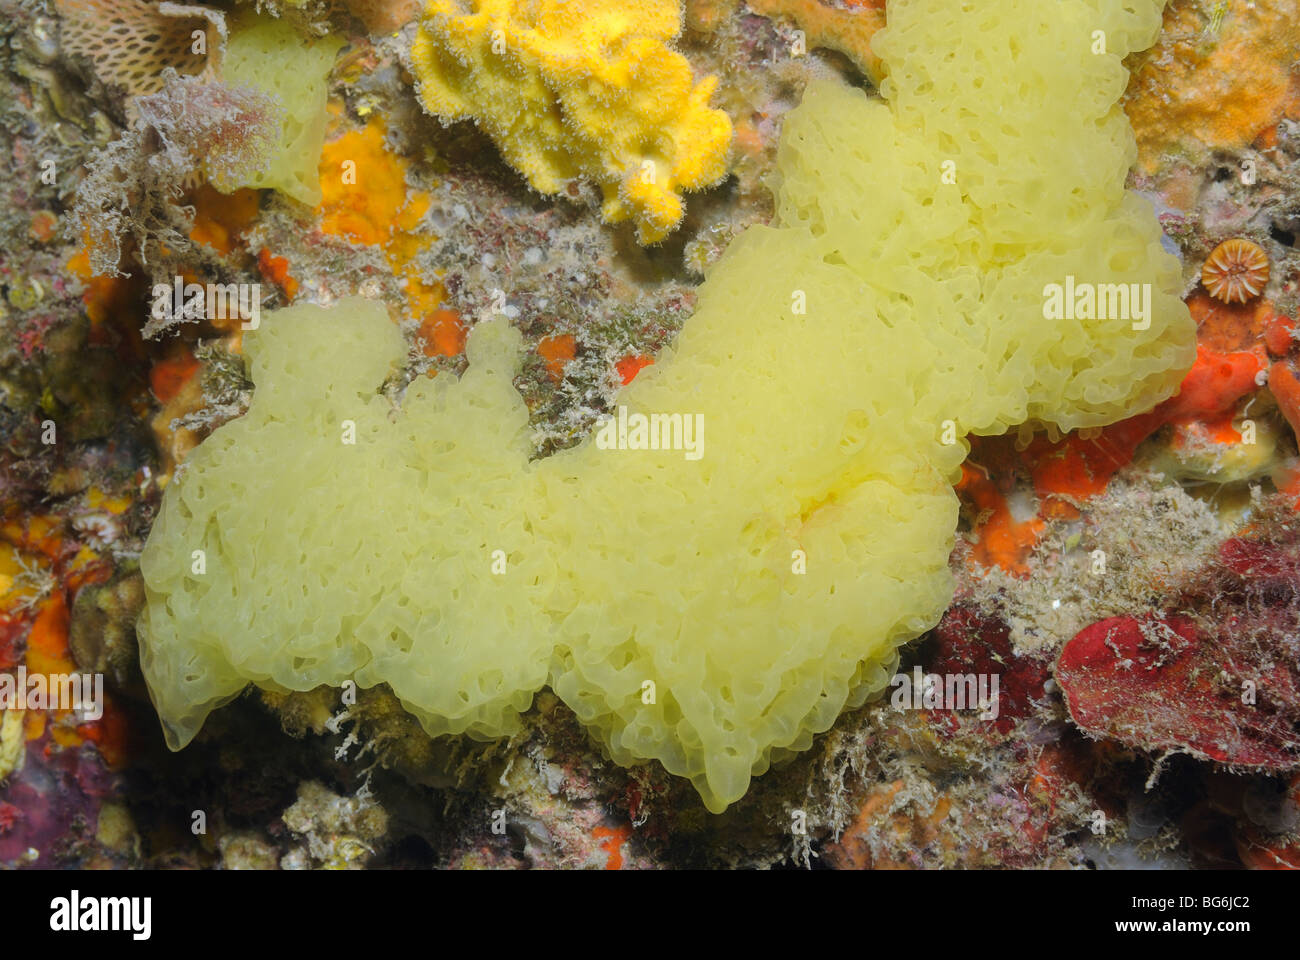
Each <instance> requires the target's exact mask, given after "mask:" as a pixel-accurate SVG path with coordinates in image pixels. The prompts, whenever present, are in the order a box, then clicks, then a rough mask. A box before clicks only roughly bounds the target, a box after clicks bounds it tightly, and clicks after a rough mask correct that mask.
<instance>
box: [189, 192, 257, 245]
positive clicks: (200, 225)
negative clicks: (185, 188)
mask: <svg viewBox="0 0 1300 960" xmlns="http://www.w3.org/2000/svg"><path fill="white" fill-rule="evenodd" d="M261 200H262V196H261V193H260V192H258V191H257V190H253V189H250V188H247V187H245V188H242V189H239V190H236V191H235V192H234V193H219V192H218V191H217V190H216V189H215V188H213V187H212V186H210V185H208V184H206V183H205V184H203V185H202V186H201V187H199V189H198V190H196V191H194V193H193V194H192V195H191V196H190V198H189V202H190V203H191V204H192V205H193V206H194V226H193V228H192V229H191V230H190V239H191V240H193V241H194V242H195V243H201V244H203V245H204V246H207V247H211V248H212V249H213V250H216V251H217V252H218V253H220V254H222V255H223V256H224V255H226V254H229V253H230V252H231V251H232V250H234V249H235V240H236V239H238V237H239V236H240V235H241V234H242V233H243V232H244V231H245V230H247V229H248V228H249V227H250V226H251V225H252V223H253V220H254V219H255V218H256V217H257V211H258V208H259V207H260V206H261Z"/></svg>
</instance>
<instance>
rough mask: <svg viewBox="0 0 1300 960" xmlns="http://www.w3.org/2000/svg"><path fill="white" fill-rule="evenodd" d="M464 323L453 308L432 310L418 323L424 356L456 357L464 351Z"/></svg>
mask: <svg viewBox="0 0 1300 960" xmlns="http://www.w3.org/2000/svg"><path fill="white" fill-rule="evenodd" d="M465 335H466V331H465V324H464V323H462V322H461V319H460V314H458V313H457V312H456V311H455V310H444V309H438V310H434V311H433V312H432V313H430V314H428V315H427V316H425V318H424V320H423V321H422V322H421V323H420V337H421V338H422V339H423V340H424V355H425V356H426V357H458V356H460V355H461V354H462V353H464V352H465Z"/></svg>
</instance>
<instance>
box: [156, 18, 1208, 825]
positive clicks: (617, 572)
mask: <svg viewBox="0 0 1300 960" xmlns="http://www.w3.org/2000/svg"><path fill="white" fill-rule="evenodd" d="M1160 6H1161V5H1160V3H1159V2H1154V0H1053V2H1052V3H1049V4H1043V3H1042V2H1041V0H894V2H892V3H891V4H890V7H889V23H890V26H889V28H888V30H887V31H885V32H883V33H882V34H880V35H879V44H878V46H877V49H878V51H879V52H880V54H881V56H882V57H883V59H884V63H885V66H886V69H887V71H888V77H889V81H888V84H887V85H886V87H885V93H886V94H887V95H888V96H889V97H890V98H891V99H890V100H889V101H888V102H887V103H882V102H880V101H878V100H873V99H871V98H870V97H868V96H867V95H866V94H865V93H863V92H862V91H860V90H854V89H851V88H849V87H847V86H844V85H842V84H840V83H838V82H835V81H829V80H827V81H821V82H819V83H816V84H814V85H812V86H810V87H809V88H808V90H807V93H806V95H805V98H804V102H803V103H802V104H801V105H800V107H799V108H798V109H797V110H795V111H793V112H792V113H791V114H790V115H789V116H788V117H787V119H786V121H785V129H784V132H783V138H782V143H781V148H780V152H779V157H778V164H779V168H780V172H781V177H782V182H781V187H780V194H779V198H778V199H779V202H778V211H779V221H778V224H777V225H776V226H773V227H753V228H751V229H749V230H748V231H746V232H745V233H744V234H742V235H741V236H740V237H739V238H738V239H737V240H736V241H735V242H734V243H733V244H732V245H731V247H730V248H729V249H728V250H727V251H726V253H725V255H724V256H723V258H722V259H721V260H720V261H719V263H718V264H717V265H716V267H714V269H713V271H712V272H711V273H710V274H709V276H708V279H707V281H706V282H705V284H704V285H703V287H702V288H701V290H700V296H699V302H698V307H697V309H696V312H695V315H694V316H693V317H692V318H691V319H690V320H689V321H688V323H687V324H686V326H685V328H684V329H683V331H682V333H681V335H680V337H679V338H678V340H677V342H676V343H675V344H674V345H673V346H672V348H670V350H669V351H667V354H666V355H665V356H663V357H661V358H659V361H658V362H657V363H656V364H655V365H654V366H653V367H651V368H649V369H647V370H646V371H644V372H643V373H642V374H641V375H640V376H639V377H637V379H636V381H635V382H634V383H633V384H632V385H631V386H630V387H629V388H628V389H627V390H626V391H625V392H624V394H623V395H622V397H621V398H620V407H621V410H620V414H619V417H618V418H617V419H616V420H615V421H611V422H610V423H609V424H607V425H604V426H602V427H601V428H600V429H599V430H598V432H597V433H596V435H595V436H594V437H593V438H592V439H589V440H588V441H587V442H586V443H584V444H583V445H581V446H579V447H576V448H573V449H570V450H566V451H563V452H561V453H558V454H556V455H554V456H552V457H550V458H547V459H545V460H541V461H534V462H530V461H529V459H528V449H529V448H528V443H527V440H526V437H525V436H524V434H523V433H522V431H524V430H525V429H526V423H527V411H526V409H525V407H524V404H523V402H522V400H521V399H520V398H519V395H518V394H517V392H516V391H515V390H514V389H513V387H512V385H511V378H512V375H513V372H514V369H515V364H516V363H517V343H518V337H517V335H515V334H514V333H513V332H512V331H510V330H509V329H508V327H506V326H505V322H504V321H503V320H494V321H491V322H489V323H486V324H481V325H479V326H478V327H476V328H475V329H474V330H473V332H472V333H471V335H470V339H469V346H468V350H469V372H468V373H467V374H466V375H465V376H464V377H463V378H462V379H461V380H460V381H459V382H452V381H451V378H449V377H438V378H437V379H436V380H435V381H433V382H432V383H429V382H427V381H420V382H419V384H418V386H416V387H413V388H412V389H411V390H410V391H409V392H408V394H407V397H406V398H405V400H404V402H403V404H402V409H401V410H400V412H396V413H392V414H391V415H390V411H389V409H388V403H387V401H386V400H384V399H382V396H381V395H380V394H379V393H378V392H377V389H378V387H379V385H380V383H381V382H382V380H383V379H384V377H385V375H386V374H387V372H388V371H390V370H392V369H393V368H394V367H395V366H396V364H398V363H399V362H401V359H402V357H403V353H404V351H403V345H402V342H401V339H400V337H399V336H398V335H397V333H396V331H395V328H394V327H393V326H392V325H391V324H390V323H389V321H388V320H387V318H386V316H385V314H384V311H383V310H382V309H380V308H378V307H376V306H375V305H373V304H368V303H366V302H364V301H360V300H350V301H344V302H342V303H340V304H338V305H337V306H336V307H335V308H334V309H333V310H329V311H326V310H323V309H321V308H318V307H307V306H304V307H295V308H293V309H290V310H285V311H280V312H279V313H276V314H273V315H271V316H267V317H264V318H263V321H262V328H261V329H260V330H257V331H255V332H250V333H249V334H248V335H247V339H246V343H247V345H248V350H249V354H250V357H251V358H252V371H251V373H252V377H253V379H254V381H255V383H256V394H255V399H254V403H253V407H252V409H251V410H250V411H249V412H248V414H247V416H245V417H244V418H243V419H242V420H240V421H237V422H234V423H231V424H228V425H227V426H224V427H222V428H220V429H219V430H217V431H216V432H215V433H214V434H213V435H212V436H211V437H210V438H209V439H208V440H206V441H205V442H204V443H203V444H202V445H201V446H200V447H199V448H198V449H197V451H196V452H195V453H194V454H192V455H191V459H190V461H189V463H188V468H187V470H186V472H185V474H184V476H182V477H181V478H179V479H178V480H177V481H176V482H174V483H173V484H172V485H170V486H169V487H168V488H167V491H166V495H165V496H164V498H163V506H162V512H161V514H160V516H159V519H158V522H157V524H156V525H155V527H154V530H153V531H152V533H151V535H150V538H149V543H148V545H147V547H146V549H145V551H144V554H143V556H142V558H141V569H142V571H143V574H144V578H145V583H146V589H147V595H148V605H147V609H146V611H145V613H144V615H143V617H142V619H141V622H140V628H139V632H140V638H141V650H142V663H143V666H144V671H145V675H146V678H147V679H148V682H149V686H150V690H151V691H152V694H153V697H154V702H155V704H156V705H157V707H158V710H159V713H160V714H161V716H162V718H163V722H164V725H165V727H166V729H167V731H168V740H169V742H170V743H171V744H172V745H173V746H179V745H181V744H183V743H185V742H186V741H188V739H189V738H190V737H192V736H193V735H194V733H195V732H196V731H197V729H198V727H199V725H200V724H201V723H202V722H203V718H204V717H205V716H206V714H207V713H208V712H209V711H210V710H211V709H212V708H213V706H215V705H216V704H217V703H219V702H221V700H222V699H224V698H227V697H229V696H232V695H233V694H235V693H236V692H237V691H238V690H239V689H240V688H241V687H242V686H243V685H245V684H246V683H249V682H252V683H257V684H259V685H262V686H266V687H277V688H289V689H296V690H302V689H308V688H310V687H313V686H315V685H317V684H331V685H338V684H341V683H342V682H343V681H345V680H347V679H349V678H351V679H355V680H356V681H357V682H358V683H360V684H363V685H369V684H375V683H379V682H381V681H382V682H387V683H389V684H390V685H391V686H392V688H393V690H394V691H395V693H396V694H397V696H398V697H400V698H401V700H402V702H403V703H405V704H406V706H407V707H408V708H409V709H410V710H412V712H414V713H415V715H416V716H418V717H419V718H420V720H421V721H422V722H423V723H424V725H425V727H426V729H428V730H429V731H430V732H431V733H442V732H448V731H466V732H469V733H471V734H474V735H478V736H492V735H498V734H500V733H503V732H506V731H508V730H510V729H511V727H512V724H514V723H515V722H516V718H517V714H518V711H519V710H520V709H522V708H523V707H524V706H525V705H527V704H528V703H529V701H530V698H531V697H532V694H533V693H534V692H535V691H536V690H538V689H539V688H540V687H541V686H542V685H543V684H545V683H549V684H550V686H551V687H552V688H553V689H554V691H555V692H556V694H558V695H559V696H560V697H561V698H562V699H563V700H564V701H565V702H566V703H567V704H568V705H569V706H570V707H571V708H572V709H573V710H574V712H575V713H576V714H577V716H578V717H579V718H580V719H581V720H582V721H583V722H584V723H585V724H587V725H588V727H589V729H590V730H591V731H592V733H593V734H594V735H595V736H597V737H598V738H599V739H600V741H601V742H602V743H603V744H604V745H605V747H606V749H607V750H608V752H609V754H610V755H611V756H612V757H613V758H614V759H615V760H616V761H618V762H619V763H623V764H631V763H634V762H637V761H641V760H646V759H654V760H658V761H660V762H661V763H662V764H663V765H664V766H665V767H666V768H667V769H668V770H669V771H671V772H673V773H675V774H678V775H681V776H684V777H688V778H690V780H691V781H692V782H693V783H694V785H695V786H696V788H697V789H698V791H699V793H700V795H701V797H702V798H703V800H704V802H705V804H706V806H707V807H708V808H709V809H710V810H714V811H719V810H722V809H724V808H725V807H726V806H727V805H728V804H730V803H732V802H734V801H735V800H737V799H738V798H739V797H741V796H742V795H743V794H744V793H745V791H746V789H747V788H748V784H749V782H750V778H751V777H753V776H754V775H756V774H759V773H762V772H763V771H764V770H766V769H767V768H768V766H769V765H770V763H772V762H773V761H774V760H775V759H778V758H780V757H782V756H786V755H789V754H790V753H792V752H794V751H799V750H803V749H806V748H807V747H808V746H809V745H810V743H811V742H812V737H813V735H814V734H816V733H818V732H819V731H823V730H825V729H827V728H828V727H829V726H830V725H831V723H832V722H834V720H835V718H836V717H837V716H838V715H839V714H840V712H841V711H843V710H844V709H845V708H846V707H847V706H852V705H855V704H860V703H862V702H863V701H864V700H865V699H866V698H867V697H869V696H871V695H872V694H874V693H876V692H878V691H880V690H882V689H883V688H884V687H885V685H886V683H887V682H888V678H889V676H890V674H891V672H892V671H893V669H894V666H895V664H896V661H897V652H896V651H897V648H898V647H899V646H900V645H901V644H903V643H906V642H907V641H908V640H910V639H912V638H914V637H916V636H917V635H918V634H920V633H921V632H923V631H924V630H926V629H927V628H929V627H930V626H932V625H933V624H934V623H935V622H936V621H937V620H938V618H939V617H940V615H941V614H942V612H943V609H944V607H945V605H946V604H947V603H948V601H949V599H950V593H951V582H950V576H949V572H948V554H949V551H950V549H951V546H952V540H953V531H954V528H955V525H956V520H957V500H956V497H955V495H954V494H953V491H952V488H951V486H950V483H951V481H952V480H953V479H954V478H955V477H956V475H957V474H958V473H959V469H960V464H961V461H962V459H963V457H964V455H965V452H966V445H965V443H964V442H963V439H962V438H963V436H964V435H965V434H968V433H971V432H981V431H999V430H1003V429H1005V428H1006V427H1008V426H1010V425H1014V424H1017V423H1022V422H1025V421H1026V420H1036V421H1042V422H1047V423H1054V424H1056V425H1059V426H1061V427H1064V428H1072V427H1075V426H1080V425H1093V424H1100V423H1106V422H1110V421H1112V420H1116V419H1119V418H1121V417H1124V416H1126V415H1128V414H1132V413H1137V412H1140V411H1142V410H1146V409H1149V408H1150V407H1151V406H1153V405H1154V404H1155V403H1157V402H1159V401H1160V400H1162V399H1164V398H1165V397H1167V396H1169V395H1170V394H1171V393H1172V392H1173V391H1174V390H1176V389H1177V386H1178V384H1179V382H1180V380H1181V378H1182V375H1183V374H1184V372H1185V371H1186V370H1187V368H1188V367H1189V366H1190V364H1191V361H1192V358H1193V355H1194V333H1195V329H1194V325H1193V323H1192V321H1191V318H1190V316H1189V315H1188V312H1187V310H1186V308H1185V307H1184V306H1183V304H1182V302H1181V301H1180V300H1179V298H1178V296H1177V291H1178V287H1179V283H1180V274H1179V270H1178V267H1177V263H1176V261H1175V260H1174V258H1173V257H1171V256H1170V255H1169V254H1167V253H1165V252H1164V251H1163V250H1162V248H1161V244H1160V231H1159V227H1158V225H1157V223H1156V220H1155V215H1154V212H1153V211H1152V210H1151V209H1150V207H1149V206H1146V205H1145V204H1144V203H1142V202H1141V201H1139V200H1138V199H1136V198H1134V197H1132V196H1131V195H1129V194H1127V193H1125V191H1124V189H1123V182H1124V176H1125V172H1126V170H1127V167H1128V164H1129V162H1130V160H1131V159H1132V149H1133V141H1132V135H1131V132H1130V131H1129V129H1128V127H1127V125H1126V123H1125V122H1124V119H1123V115H1122V114H1121V113H1120V112H1119V111H1118V109H1117V108H1116V107H1115V106H1114V102H1115V100H1116V98H1117V97H1118V96H1119V94H1120V92H1121V91H1122V89H1123V77H1124V70H1123V67H1122V65H1121V63H1120V58H1121V57H1122V56H1124V55H1125V54H1126V53H1127V52H1129V51H1131V50H1133V49H1136V48H1137V47H1139V46H1141V45H1143V44H1146V43H1149V42H1150V41H1151V40H1152V39H1153V37H1154V35H1155V31H1156V30H1157V29H1158V26H1159V22H1160V17H1159V12H1160ZM1096 30H1101V31H1105V32H1106V35H1107V47H1106V52H1105V53H1100V54H1099V53H1094V52H1092V50H1093V48H1092V46H1091V44H1092V42H1093V41H1092V34H1093V32H1094V31H1096ZM981 88H986V92H985V93H984V94H982V95H981V94H979V93H978V92H977V91H979V90H980V89H981ZM1063 144H1064V145H1068V149H1063ZM1058 287H1059V288H1061V289H1062V290H1064V289H1069V290H1070V291H1071V299H1070V304H1069V308H1068V309H1064V308H1061V309H1058V308H1057V307H1058V306H1059V304H1058V305H1054V303H1055V299H1057V298H1054V296H1053V291H1054V288H1058ZM1121 288H1123V289H1124V290H1125V291H1127V292H1126V293H1125V296H1124V298H1123V304H1121V303H1120V298H1119V296H1118V293H1116V291H1119V290H1120V289H1121ZM1088 289H1091V290H1093V293H1092V294H1091V295H1090V297H1091V299H1089V297H1086V296H1085V295H1084V294H1083V293H1081V291H1084V290H1088ZM1105 289H1109V290H1110V291H1111V293H1114V298H1113V299H1114V304H1113V305H1111V304H1110V300H1111V299H1112V298H1111V296H1110V294H1107V295H1106V297H1105V299H1106V302H1107V303H1108V306H1107V307H1106V308H1105V309H1104V310H1103V309H1098V307H1097V304H1098V302H1099V301H1098V299H1097V298H1098V296H1100V294H1099V293H1098V292H1097V291H1100V290H1105ZM1076 293H1077V294H1078V296H1077V297H1076V296H1075V294H1076ZM1089 303H1091V304H1092V306H1091V307H1089V306H1088V304H1089ZM1112 306H1114V307H1115V309H1112V308H1111V307H1112ZM1120 306H1123V307H1124V309H1118V308H1119V307H1120ZM1103 314H1104V315H1103ZM643 417H644V418H646V419H645V420H642V419H641V418H643ZM647 423H649V424H658V425H659V427H660V428H662V429H665V430H668V431H669V432H668V434H667V439H668V441H669V442H668V443H666V444H664V443H660V444H658V446H659V447H660V449H650V448H648V447H651V446H652V445H651V444H648V443H647V444H645V445H644V447H647V448H642V444H640V443H639V441H640V440H641V439H649V435H648V432H644V431H643V427H644V426H645V424H647ZM349 424H350V425H351V429H352V430H353V431H354V439H355V443H348V442H347V438H348V436H349V434H348V432H347V431H348V430H349ZM657 436H659V437H660V438H661V439H662V438H663V436H664V434H657ZM195 551H200V552H201V553H200V554H197V555H196V553H195ZM199 555H201V556H202V557H203V558H205V561H206V565H205V566H204V567H203V570H202V572H195V566H194V565H195V563H196V562H197V561H196V559H195V558H196V556H199Z"/></svg>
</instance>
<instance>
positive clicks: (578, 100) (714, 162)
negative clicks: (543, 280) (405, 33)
mask: <svg viewBox="0 0 1300 960" xmlns="http://www.w3.org/2000/svg"><path fill="white" fill-rule="evenodd" d="M466 6H468V7H469V11H470V12H468V13H466V12H463V10H464V8H465V7H466ZM680 30H681V10H680V8H679V6H678V3H677V0H598V2H593V3H573V2H566V0H534V2H529V3H520V2H518V0H475V2H473V3H470V4H464V3H460V2H457V0H430V2H429V4H428V7H427V8H426V9H425V11H424V16H423V19H422V20H421V22H420V27H419V30H418V32H417V34H416V38H415V43H414V45H413V47H412V50H411V59H412V63H413V67H414V71H415V75H416V80H417V91H418V93H419V96H420V100H421V102H422V103H423V104H424V107H425V109H427V110H428V111H429V112H430V113H432V114H434V115H435V116H437V117H439V118H441V119H442V120H443V121H444V122H451V121H455V120H466V119H473V120H475V121H476V122H477V123H478V124H479V125H480V126H481V127H482V128H483V129H484V130H485V131H486V132H487V134H488V135H489V136H490V137H491V138H492V140H493V141H494V142H495V143H496V144H497V147H498V148H499V149H500V150H501V153H502V155H503V156H504V157H505V158H506V160H507V161H509V162H510V164H511V165H512V166H514V167H515V168H516V169H517V170H519V171H520V172H521V173H522V174H523V175H524V177H525V178H527V180H528V182H529V184H530V185H531V186H532V187H533V188H534V189H535V190H538V191H540V192H541V193H545V194H557V193H559V192H560V191H561V190H563V189H564V186H565V184H566V183H568V182H569V181H571V180H575V179H582V180H587V181H590V182H592V183H595V184H597V185H598V186H599V187H600V188H601V191H602V193H603V195H604V204H603V207H602V213H603V215H604V217H605V219H606V220H607V221H608V222H610V223H619V222H622V221H625V220H632V221H634V222H635V223H636V226H637V238H638V239H639V240H640V242H641V243H643V244H650V243H656V242H658V241H659V240H662V239H663V238H664V237H665V236H667V234H668V233H670V232H671V231H672V230H673V229H674V228H675V227H676V226H677V224H678V223H679V222H680V220H681V217H682V211H683V204H682V198H681V193H682V192H683V191H688V190H698V189H701V188H703V187H708V186H711V185H712V184H715V183H717V182H719V181H720V180H722V178H723V177H725V176H726V173H727V158H728V152H729V149H730V144H731V121H730V120H729V119H728V118H727V115H726V114H725V113H723V112H722V111H721V110H715V109H712V108H710V107H709V97H710V96H711V95H712V93H713V90H714V86H715V83H716V81H715V79H714V78H712V77H709V78H706V79H704V80H703V81H701V82H699V83H696V82H695V79H694V77H693V76H692V74H691V68H690V64H688V63H687V61H686V59H685V58H684V57H683V56H682V55H681V54H679V53H677V52H676V51H675V50H673V49H672V47H671V46H670V43H671V42H672V40H673V39H674V38H675V37H676V36H677V34H678V33H679V32H680Z"/></svg>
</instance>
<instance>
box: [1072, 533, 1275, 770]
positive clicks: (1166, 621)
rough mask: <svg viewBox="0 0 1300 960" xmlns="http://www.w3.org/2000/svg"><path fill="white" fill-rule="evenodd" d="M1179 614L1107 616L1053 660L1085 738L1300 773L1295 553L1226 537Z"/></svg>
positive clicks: (1179, 606)
mask: <svg viewBox="0 0 1300 960" xmlns="http://www.w3.org/2000/svg"><path fill="white" fill-rule="evenodd" d="M1174 609H1176V610H1178V611H1179V612H1178V613H1177V614H1172V613H1171V614H1169V615H1165V616H1161V615H1141V616H1120V617H1111V618H1110V619H1107V620H1102V621H1100V622H1099V623H1094V624H1093V625H1092V626H1090V627H1087V628H1085V629H1084V630H1082V631H1080V632H1079V634H1078V635H1077V636H1075V637H1074V639H1072V640H1071V641H1070V642H1069V643H1067V644H1066V645H1065V647H1064V649H1063V650H1062V651H1061V655H1060V658H1059V660H1058V662H1057V665H1056V679H1057V681H1058V682H1059V683H1060V685H1061V688H1062V690H1063V691H1064V694H1065V698H1066V702H1067V704H1068V706H1069V710H1070V716H1071V718H1072V719H1073V720H1074V722H1075V724H1076V725H1077V726H1078V727H1079V728H1080V729H1082V730H1083V731H1084V732H1085V733H1087V734H1089V735H1091V736H1093V737H1098V738H1108V739H1111V740H1115V741H1118V742H1119V743H1121V744H1124V745H1125V746H1128V747H1132V748H1134V749H1137V750H1144V751H1151V752H1177V753H1187V754H1190V755H1191V756H1193V757H1196V758H1198V759H1201V760H1212V761H1215V762H1217V763H1221V764H1224V765H1226V766H1230V767H1233V768H1240V769H1247V768H1251V769H1257V770H1261V771H1281V770H1292V769H1296V768H1300V551H1298V550H1297V544H1296V543H1286V544H1279V543H1265V542H1257V541H1251V540H1246V539H1232V540H1228V541H1227V542H1226V543H1225V544H1224V545H1223V546H1222V548H1221V549H1220V551H1219V557H1218V560H1217V562H1215V563H1213V564H1211V565H1210V566H1209V567H1208V568H1207V569H1206V570H1205V571H1203V574H1202V576H1201V577H1200V578H1198V580H1197V582H1196V584H1195V586H1194V587H1193V588H1191V589H1189V590H1188V592H1187V593H1186V594H1185V595H1184V596H1183V597H1182V598H1180V602H1178V603H1177V604H1175V605H1174Z"/></svg>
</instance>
